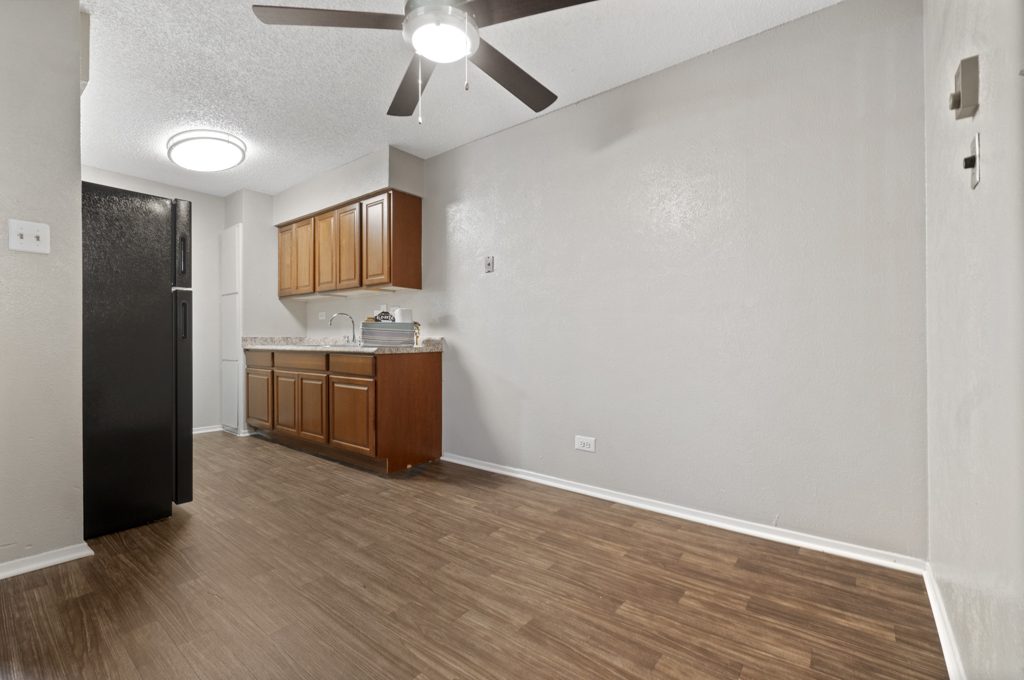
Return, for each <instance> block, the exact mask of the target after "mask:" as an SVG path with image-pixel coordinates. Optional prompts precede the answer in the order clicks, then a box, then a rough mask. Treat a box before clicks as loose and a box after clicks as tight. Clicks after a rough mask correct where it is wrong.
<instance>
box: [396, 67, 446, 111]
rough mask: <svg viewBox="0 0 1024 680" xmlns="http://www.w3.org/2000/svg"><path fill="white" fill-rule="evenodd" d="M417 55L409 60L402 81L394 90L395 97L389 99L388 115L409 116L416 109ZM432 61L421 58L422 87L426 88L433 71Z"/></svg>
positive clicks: (417, 91)
mask: <svg viewBox="0 0 1024 680" xmlns="http://www.w3.org/2000/svg"><path fill="white" fill-rule="evenodd" d="M419 59H420V58H419V57H418V56H413V58H412V61H411V62H409V68H407V69H406V70H405V75H404V76H403V77H402V82H401V83H400V84H399V86H398V91H397V92H395V98H394V99H393V100H392V101H391V108H390V109H388V115H389V116H411V115H412V114H413V113H415V111H416V107H417V105H419V102H420V97H419V83H418V82H417V81H418V80H419V68H418V65H417V63H416V62H418V61H419ZM434 66H436V64H434V62H432V61H430V60H429V59H424V60H423V89H424V90H425V89H427V83H428V82H429V81H430V76H431V74H432V73H433V72H434Z"/></svg>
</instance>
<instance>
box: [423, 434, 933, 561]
mask: <svg viewBox="0 0 1024 680" xmlns="http://www.w3.org/2000/svg"><path fill="white" fill-rule="evenodd" d="M442 458H443V459H444V460H447V461H450V462H452V463H458V464H459V465H466V466H468V467H473V468H478V469H480V470H487V471H489V472H495V473H497V474H499V475H507V476H509V477H516V478H518V479H525V480H528V481H531V482H536V483H538V484H544V485H546V486H553V487H555V488H558V489H564V490H566V491H572V492H574V493H580V494H583V495H585V496H593V497H595V498H602V499H604V500H606V501H612V502H613V503H621V504H622V505H629V506H632V507H634V508H642V509H644V510H650V511H652V512H657V513H660V514H662V515H670V516H672V517H679V518H680V519H686V520H690V521H691V522H699V523H700V524H707V525H710V526H713V527H718V528H720V529H726V530H728V531H735V532H738V533H741V534H747V535H749V536H757V537H758V538H764V539H767V540H769V541H777V542H779V543H786V544H788V545H795V546H799V547H801V548H808V549H810V550H818V551H820V552H825V553H829V554H831V555H838V556H840V557H848V558H850V559H853V560H859V561H861V562H868V563H870V564H877V565H879V566H882V567H888V568H890V569H898V570H899V571H905V572H909V573H911V574H919V575H922V576H923V575H924V573H925V566H926V563H925V561H924V560H922V559H918V558H916V557H910V556H909V555H901V554H899V553H893V552H888V551H886V550H878V549H876V548H868V547H865V546H860V545H855V544H853V543H845V542H843V541H836V540H833V539H831V538H823V537H821V536H814V535H813V534H805V533H801V532H799V531H791V530H789V529H780V528H779V527H773V526H769V525H767V524H759V523H757V522H748V521H747V520H742V519H736V518H733V517H727V516H725V515H716V514H714V513H711V512H704V511H703V510H694V509H693V508H687V507H685V506H682V505H674V504H672V503H665V502H663V501H656V500H652V499H650V498H644V497H642V496H633V495H631V494H627V493H621V492H619V491H612V490H610V489H604V488H601V487H598V486H590V485H589V484H580V483H579V482H573V481H569V480H567V479H561V478H559V477H552V476H550V475H544V474H541V473H539V472H531V471H529V470H522V469H520V468H514V467H508V466H506V465H498V464H497V463H489V462H487V461H483V460H477V459H475V458H466V457H464V456H459V455H456V454H453V453H445V454H443V456H442Z"/></svg>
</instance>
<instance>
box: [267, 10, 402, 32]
mask: <svg viewBox="0 0 1024 680" xmlns="http://www.w3.org/2000/svg"><path fill="white" fill-rule="evenodd" d="M252 11H253V14H255V15H256V17H257V18H259V20H260V21H262V22H263V23H265V24H273V25H275V26H333V27H337V28H385V29H394V30H399V31H400V30H402V20H403V19H405V17H404V16H402V15H401V14H381V13H379V12H350V11H348V10H343V9H311V8H308V7H276V6H273V5H253V6H252Z"/></svg>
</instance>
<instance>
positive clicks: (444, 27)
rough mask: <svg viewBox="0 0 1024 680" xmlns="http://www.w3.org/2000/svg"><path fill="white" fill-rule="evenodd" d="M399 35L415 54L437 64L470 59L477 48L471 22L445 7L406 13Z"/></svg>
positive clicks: (469, 18) (425, 7)
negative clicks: (400, 34)
mask: <svg viewBox="0 0 1024 680" xmlns="http://www.w3.org/2000/svg"><path fill="white" fill-rule="evenodd" d="M402 35H403V36H404V37H405V40H406V42H408V43H409V44H410V45H412V47H413V49H414V50H416V54H418V55H420V56H421V57H423V58H424V59H429V60H430V61H432V62H434V63H437V64H450V63H452V62H456V61H458V60H459V59H464V58H466V57H468V56H471V55H472V54H473V53H474V52H476V50H477V47H479V45H480V32H479V31H478V30H477V27H476V22H474V21H473V18H472V17H470V16H469V15H468V14H467V13H466V12H464V11H463V10H461V9H458V8H457V7H453V6H451V5H446V4H428V5H424V6H421V7H417V8H416V9H414V10H412V11H411V12H409V14H408V15H407V16H406V17H405V21H404V22H403V24H402Z"/></svg>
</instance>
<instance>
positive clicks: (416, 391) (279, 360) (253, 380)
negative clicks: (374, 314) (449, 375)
mask: <svg viewBox="0 0 1024 680" xmlns="http://www.w3.org/2000/svg"><path fill="white" fill-rule="evenodd" d="M245 354H246V365H247V395H248V403H247V405H246V412H247V414H248V417H247V421H248V423H249V425H250V426H251V427H253V428H255V429H256V430H258V431H261V432H263V433H264V434H266V435H267V436H269V437H270V438H272V439H276V440H278V441H280V442H281V443H283V444H288V445H292V446H294V447H295V448H301V449H306V450H311V451H312V452H314V453H317V454H318V455H321V456H325V457H328V458H336V459H338V460H343V461H347V462H358V461H363V462H364V463H365V464H366V465H369V466H371V467H380V468H382V469H383V470H385V471H387V472H396V471H401V470H405V469H407V468H410V467H412V466H413V465H418V464H420V463H425V462H428V461H431V460H436V459H438V458H440V457H441V354H440V353H439V352H422V353H413V354H382V355H366V354H356V353H344V352H333V353H328V352H310V351H302V352H273V353H271V352H267V351H258V350H246V353H245ZM361 464H363V463H361Z"/></svg>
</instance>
